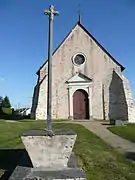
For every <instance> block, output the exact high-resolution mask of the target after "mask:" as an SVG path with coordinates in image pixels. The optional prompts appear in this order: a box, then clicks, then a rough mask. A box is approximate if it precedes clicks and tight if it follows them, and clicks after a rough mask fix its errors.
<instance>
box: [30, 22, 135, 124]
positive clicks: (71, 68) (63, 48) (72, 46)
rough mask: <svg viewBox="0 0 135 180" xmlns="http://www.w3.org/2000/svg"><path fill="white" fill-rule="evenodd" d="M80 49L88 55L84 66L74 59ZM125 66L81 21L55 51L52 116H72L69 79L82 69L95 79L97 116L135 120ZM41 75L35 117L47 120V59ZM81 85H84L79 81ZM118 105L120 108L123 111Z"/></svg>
mask: <svg viewBox="0 0 135 180" xmlns="http://www.w3.org/2000/svg"><path fill="white" fill-rule="evenodd" d="M80 52H81V53H83V54H84V55H85V57H86V62H85V63H84V64H83V65H81V66H75V65H74V63H73V61H72V58H73V56H74V55H75V54H77V53H80ZM123 69H124V68H123V66H122V65H120V64H119V63H117V62H116V60H114V58H113V57H112V56H111V55H109V53H107V52H106V51H105V50H103V48H102V47H101V46H100V45H99V44H98V43H97V41H96V40H95V38H93V37H92V35H90V34H89V33H88V32H87V30H86V29H85V28H84V27H83V26H82V25H81V24H80V23H77V24H76V25H75V27H74V28H73V29H72V31H71V32H70V33H69V35H68V36H67V37H66V38H65V39H64V41H63V42H62V43H61V44H60V45H59V47H58V48H57V49H56V51H55V52H54V53H53V62H52V71H53V74H52V118H53V119H68V118H69V114H70V113H69V109H71V107H70V106H71V101H70V102H69V91H68V88H69V86H68V84H67V83H66V81H67V80H68V79H70V78H71V77H73V76H75V74H76V73H77V72H80V73H82V74H84V75H85V76H87V77H88V78H91V79H92V82H91V85H90V88H89V91H90V94H89V98H91V104H90V105H91V107H90V111H91V112H90V114H92V118H93V119H103V118H104V117H105V118H106V119H111V118H112V119H113V118H122V119H123V120H129V121H132V122H135V113H134V112H135V111H134V103H133V98H132V94H131V90H130V86H129V82H128V81H127V80H126V78H125V77H124V76H123V75H122V71H123ZM37 74H38V82H37V85H36V87H37V88H35V90H34V94H36V96H35V95H34V96H33V105H32V115H31V117H32V118H35V119H46V109H47V108H46V106H47V102H46V101H47V62H46V63H45V64H44V65H43V66H42V67H41V68H40V69H39V71H38V73H37ZM118 85H119V87H120V89H119V91H118V90H117V87H118ZM84 86H85V85H84ZM103 87H104V91H103V90H102V88H103ZM78 88H83V87H82V86H79V83H78ZM85 88H87V87H86V86H85ZM103 97H104V98H103ZM116 106H117V107H119V108H118V109H119V112H118V111H117V110H116V109H117V108H116ZM112 108H113V109H112ZM125 111H126V112H125ZM123 112H124V113H123ZM119 113H120V114H119ZM122 114H123V115H122Z"/></svg>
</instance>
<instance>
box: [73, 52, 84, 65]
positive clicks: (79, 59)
mask: <svg viewBox="0 0 135 180" xmlns="http://www.w3.org/2000/svg"><path fill="white" fill-rule="evenodd" d="M73 61H74V63H75V64H76V65H78V66H79V65H82V64H83V63H84V62H85V57H84V56H83V55H82V54H77V55H75V56H74V59H73Z"/></svg>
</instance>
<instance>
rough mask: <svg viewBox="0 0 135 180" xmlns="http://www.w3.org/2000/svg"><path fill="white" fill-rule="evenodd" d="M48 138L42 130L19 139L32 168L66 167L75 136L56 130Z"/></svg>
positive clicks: (70, 132) (33, 131)
mask: <svg viewBox="0 0 135 180" xmlns="http://www.w3.org/2000/svg"><path fill="white" fill-rule="evenodd" d="M54 133H55V135H54V136H52V137H50V136H48V134H47V132H46V131H44V130H30V131H28V132H26V133H24V134H23V135H22V136H21V138H22V141H23V144H24V146H25V148H26V151H27V152H28V154H29V156H30V159H31V162H32V164H33V167H46V168H48V167H55V168H56V167H61V168H63V167H67V163H68V160H69V158H70V155H71V152H72V149H73V147H74V143H75V140H76V137H77V135H76V134H75V133H74V132H73V131H71V130H70V131H69V130H68V131H67V132H65V131H63V132H62V130H57V131H55V132H54Z"/></svg>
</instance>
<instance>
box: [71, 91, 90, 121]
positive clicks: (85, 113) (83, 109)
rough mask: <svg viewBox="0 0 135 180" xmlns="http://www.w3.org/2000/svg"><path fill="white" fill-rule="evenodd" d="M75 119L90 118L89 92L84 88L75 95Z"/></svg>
mask: <svg viewBox="0 0 135 180" xmlns="http://www.w3.org/2000/svg"><path fill="white" fill-rule="evenodd" d="M73 117H74V119H89V101H88V94H87V92H86V91H84V90H77V91H76V92H75V93H74V95H73Z"/></svg>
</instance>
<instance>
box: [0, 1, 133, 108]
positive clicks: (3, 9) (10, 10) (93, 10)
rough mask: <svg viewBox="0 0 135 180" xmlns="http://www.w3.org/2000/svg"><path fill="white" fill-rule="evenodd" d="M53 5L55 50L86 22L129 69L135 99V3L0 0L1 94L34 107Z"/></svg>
mask: <svg viewBox="0 0 135 180" xmlns="http://www.w3.org/2000/svg"><path fill="white" fill-rule="evenodd" d="M50 4H53V5H54V6H55V7H56V9H57V10H58V11H59V12H60V15H59V16H58V17H56V18H55V21H54V43H53V48H54V49H55V48H56V47H57V45H58V44H59V43H60V42H61V41H62V40H63V38H64V37H65V35H67V33H68V32H69V31H70V30H71V28H72V27H73V26H74V24H75V23H76V22H77V17H78V16H77V12H78V4H80V5H81V11H82V24H83V25H84V26H85V27H86V29H87V30H88V31H89V32H90V33H92V35H93V36H94V37H95V38H96V39H97V40H98V41H99V42H100V43H101V44H102V45H103V46H104V47H105V48H106V49H107V50H108V51H109V52H110V53H111V54H112V55H113V56H114V58H116V59H117V61H119V62H120V63H121V64H122V65H123V66H124V67H126V70H125V71H124V74H125V76H126V77H127V78H128V79H129V81H130V84H131V88H132V92H133V97H134V99H135V76H134V74H135V73H134V72H135V70H134V69H135V60H134V59H135V1H134V0H113V1H108V0H102V1H101V0H90V1H89V0H85V1H82V0H74V1H73V0H72V1H71V0H68V1H63V0H0V67H1V68H0V95H1V96H4V95H8V96H9V98H10V100H11V103H12V105H13V106H14V107H16V106H17V105H19V106H29V105H30V104H31V97H32V95H33V88H34V86H35V84H36V81H37V75H36V71H37V70H38V68H39V67H40V66H41V65H42V64H43V62H44V61H45V59H46V57H47V40H48V18H47V17H46V16H44V15H43V12H44V9H48V7H49V5H50Z"/></svg>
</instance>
